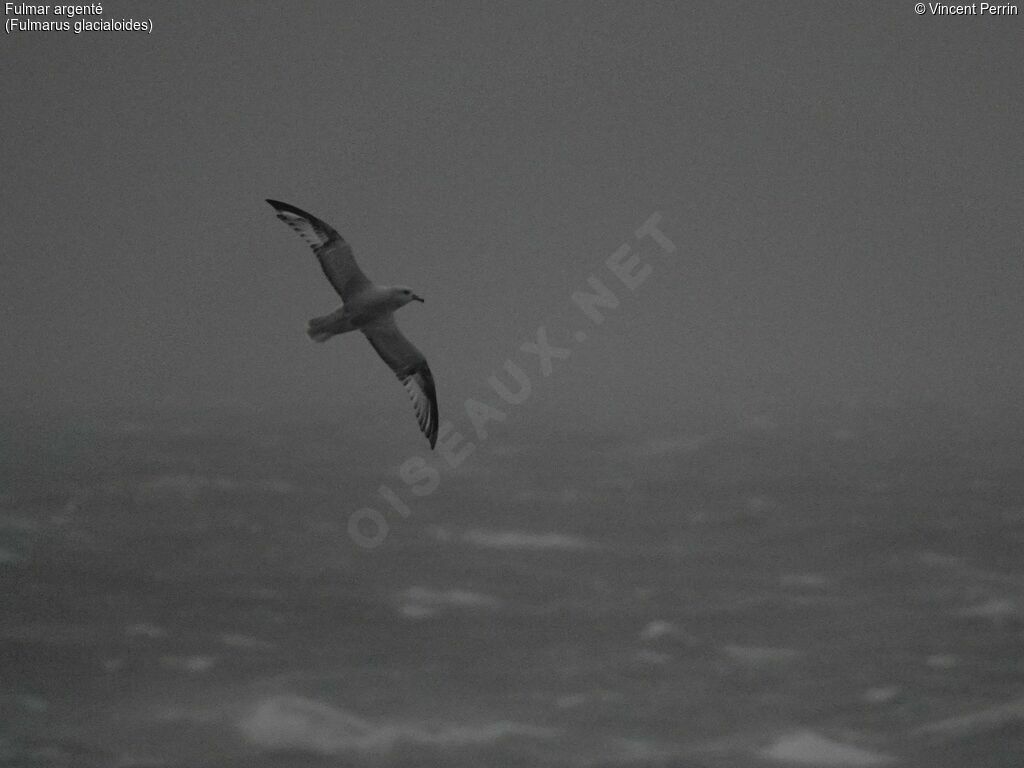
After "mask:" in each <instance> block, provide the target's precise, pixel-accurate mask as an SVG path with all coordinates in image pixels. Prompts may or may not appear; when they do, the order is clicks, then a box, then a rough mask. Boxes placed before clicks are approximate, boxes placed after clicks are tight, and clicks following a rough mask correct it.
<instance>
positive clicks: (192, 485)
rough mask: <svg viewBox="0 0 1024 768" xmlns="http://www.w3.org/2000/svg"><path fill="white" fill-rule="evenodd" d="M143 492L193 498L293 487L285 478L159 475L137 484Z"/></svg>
mask: <svg viewBox="0 0 1024 768" xmlns="http://www.w3.org/2000/svg"><path fill="white" fill-rule="evenodd" d="M139 490H140V491H141V492H142V493H143V494H164V493H170V494H177V495H180V496H184V497H185V498H189V499H193V498H195V497H196V496H198V495H199V494H201V493H204V492H208V491H216V492H220V493H238V492H242V491H256V492H262V493H274V494H278V495H285V494H289V493H292V492H293V491H294V490H295V488H294V487H293V486H292V484H291V483H289V482H288V481H287V480H281V479H278V478H268V479H266V480H239V479H236V478H233V477H225V476H223V475H215V476H206V475H187V474H182V475H159V476H157V477H154V478H151V479H149V480H146V481H144V482H142V483H140V484H139Z"/></svg>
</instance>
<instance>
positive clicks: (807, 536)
mask: <svg viewBox="0 0 1024 768" xmlns="http://www.w3.org/2000/svg"><path fill="white" fill-rule="evenodd" d="M4 419H5V421H4V427H5V434H6V435H7V437H8V439H7V440H6V441H5V442H4V444H3V446H2V448H0V450H2V454H0V482H2V487H0V587H2V590H0V617H2V618H0V621H2V624H0V722H2V730H0V765H5V766H75V767H76V768H77V767H79V766H81V767H83V768H89V767H91V766H117V767H119V768H132V767H136V768H142V767H143V766H153V767H155V766H174V767H176V768H186V767H187V768H205V767H206V766H210V767H213V766H223V767H225V768H227V767H228V766H231V767H236V766H237V767H239V768H240V767H241V766H253V767H255V768H260V767H261V766H275V767H276V766H284V767H286V768H288V767H292V766H295V767H297V766H302V767H303V768H306V767H312V766H317V767H319V766H381V767H390V766H539V767H544V766H607V767H611V766H691V767H696V768H701V767H704V768H712V767H717V766H723V767H724V766H728V767H729V768H746V767H748V766H750V767H752V768H753V767H761V766H811V767H812V768H814V767H819V766H853V767H856V766H881V765H893V766H920V767H921V768H926V767H927V768H945V767H947V766H948V768H954V767H955V768H962V767H963V766H971V767H972V768H979V767H982V766H991V767H994V766H1000V767H1001V768H1019V766H1021V765H1024V558H1022V553H1024V550H1022V547H1024V458H1022V457H1024V433H1022V432H1021V431H1020V430H1019V429H1017V428H1016V427H1014V426H1012V425H1009V424H1007V423H1000V422H999V421H997V420H992V421H982V420H980V419H969V418H967V417H965V416H962V415H959V414H956V413H953V412H950V411H945V410H942V409H937V408H932V409H925V408H916V409H913V408H876V409H868V408H863V409H858V410H850V409H847V410H836V411H835V412H829V413H817V414H811V415H806V414H805V415H802V416H789V415H785V414H764V415H761V416H758V417H757V418H753V419H747V420H746V421H736V422H731V423H728V424H724V425H721V426H720V427H719V428H715V429H710V428H705V429H701V430H689V431H688V430H686V429H680V430H678V431H677V432H676V433H671V432H669V433H665V434H659V435H655V436H650V435H630V434H600V435H594V434H574V435H543V436H540V437H538V436H537V435H530V434H526V433H524V432H520V433H513V432H511V431H510V432H509V433H508V434H507V435H504V436H503V435H495V436H493V437H492V438H490V439H489V441H488V442H487V443H486V444H481V445H480V447H479V450H478V451H477V452H476V453H475V454H474V455H473V456H472V457H471V458H470V459H468V460H467V461H466V463H465V465H464V466H463V467H461V468H460V469H459V470H458V471H450V470H445V471H443V473H442V474H443V482H442V485H441V487H440V488H439V489H438V490H437V491H436V492H435V493H433V494H431V495H428V496H425V497H422V498H419V497H415V496H414V495H412V494H411V493H410V491H409V489H408V488H407V487H406V486H405V485H404V484H403V483H402V482H401V480H400V479H399V478H398V475H397V466H398V464H399V463H400V462H401V460H402V459H404V458H406V457H405V456H396V455H390V456H389V455H387V452H386V451H384V450H383V449H380V448H374V446H372V445H360V446H359V447H358V449H356V448H353V446H352V444H351V442H350V441H341V440H339V439H338V436H337V430H336V429H330V428H327V427H317V426H310V425H290V424H281V423H279V422H271V421H269V420H266V419H261V418H260V417H257V416H253V415H239V414H233V415H230V416H225V415H223V414H221V415H211V414H205V415H198V414H192V415H189V414H185V415H182V414H175V415H173V416H169V415H166V414H163V415H154V414H146V415H139V414H119V415H115V416H111V415H106V416H102V417H100V416H95V415H93V416H89V417H81V416H80V417H62V418H56V417H51V418H47V419H44V418H40V417H28V416H25V415H8V416H5V417H4ZM424 455H425V454H424ZM382 483H384V484H387V485H389V486H390V487H392V488H393V489H394V490H395V491H397V492H398V493H399V494H400V495H401V496H402V498H403V499H404V500H405V501H406V502H407V503H408V504H409V506H410V508H411V509H412V510H413V511H412V514H410V515H409V516H408V517H407V518H403V517H401V516H400V515H398V514H397V513H394V512H392V511H390V510H389V508H388V507H387V505H386V503H385V502H384V501H382V500H381V499H380V498H379V497H378V496H376V489H377V487H378V486H379V485H380V484H382ZM364 502H367V503H373V505H374V506H376V507H378V508H379V509H381V510H382V511H386V512H387V515H388V521H389V523H390V530H389V533H388V536H387V538H386V539H385V541H384V543H383V544H382V545H381V546H380V547H378V548H376V549H374V550H372V551H367V550H363V549H360V548H359V547H357V546H355V545H354V544H353V542H352V540H351V538H350V537H349V533H348V527H347V526H348V515H349V513H350V512H351V511H353V510H354V509H355V508H356V507H358V506H361V505H362V504H363V503H364Z"/></svg>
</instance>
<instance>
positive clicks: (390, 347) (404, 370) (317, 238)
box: [267, 200, 438, 448]
mask: <svg viewBox="0 0 1024 768" xmlns="http://www.w3.org/2000/svg"><path fill="white" fill-rule="evenodd" d="M267 202H268V203H270V204H271V205H272V206H273V207H274V210H275V211H277V218H279V219H280V220H281V221H283V222H284V223H285V224H287V225H288V226H289V227H291V228H292V229H294V230H295V231H296V232H297V233H298V235H299V237H301V238H302V239H303V240H305V241H306V243H308V244H309V245H310V247H312V249H313V253H315V254H316V257H317V259H319V261H320V266H321V267H322V268H323V270H324V274H325V275H327V280H328V281H329V282H330V284H331V285H332V286H334V290H336V291H337V292H338V295H340V296H341V300H342V306H341V307H340V308H339V309H336V310H335V311H334V312H332V313H331V314H329V315H324V316H323V317H314V318H313V319H312V320H310V321H309V328H307V329H306V333H308V334H309V337H310V338H311V339H313V341H318V342H322V341H327V340H328V339H329V338H331V337H332V336H337V335H339V334H342V333H348V332H349V331H355V330H359V331H362V332H363V334H364V335H365V336H366V338H367V339H369V341H370V344H372V345H373V348H374V349H375V350H377V354H378V355H380V356H381V357H382V358H383V359H384V362H385V363H387V364H388V366H390V368H391V370H392V371H394V372H395V375H396V376H398V380H399V381H401V382H402V386H404V387H405V389H406V391H407V392H408V393H409V397H410V398H411V399H412V404H413V407H414V408H415V409H416V421H417V422H418V423H419V425H420V430H421V431H422V432H423V434H424V435H426V436H427V440H429V441H430V447H431V448H433V447H434V444H435V443H437V424H438V421H437V392H436V390H435V388H434V377H433V375H432V374H431V373H430V368H429V367H428V366H427V359H426V358H425V357H424V356H423V354H422V353H421V352H420V351H419V350H418V349H416V347H415V346H413V343H412V342H411V341H409V340H408V339H407V338H405V336H403V335H402V332H401V331H400V330H399V329H398V325H397V324H396V323H395V314H394V313H395V310H397V309H400V308H402V307H404V306H405V305H406V304H408V303H409V302H411V301H423V299H421V298H420V297H419V296H417V295H416V294H415V293H413V291H412V289H410V288H406V287H405V286H402V285H397V286H386V285H375V284H374V283H372V282H370V279H369V278H368V277H367V276H366V275H365V274H363V270H361V269H360V268H359V265H358V264H356V259H355V256H354V255H353V254H352V247H351V246H350V245H349V244H348V243H346V242H345V239H344V238H343V237H342V236H341V235H339V234H338V233H337V232H336V231H335V230H334V228H333V227H331V226H330V225H329V224H325V223H324V222H322V221H321V220H320V219H318V218H316V216H312V215H310V214H308V213H306V212H305V211H303V210H301V209H299V208H296V207H295V206H294V205H288V203H282V202H278V201H277V200H267Z"/></svg>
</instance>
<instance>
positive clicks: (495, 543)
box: [462, 530, 597, 550]
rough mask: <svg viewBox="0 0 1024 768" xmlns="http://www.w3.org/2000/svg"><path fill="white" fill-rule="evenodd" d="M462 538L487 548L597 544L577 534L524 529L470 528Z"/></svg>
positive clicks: (574, 547) (569, 547)
mask: <svg viewBox="0 0 1024 768" xmlns="http://www.w3.org/2000/svg"><path fill="white" fill-rule="evenodd" d="M462 540H463V541H465V542H467V543H469V544H472V545H474V546H477V547H485V548H488V549H558V550H583V549H596V548H597V545H595V544H593V543H592V542H589V541H587V540H586V539H583V538H580V537H578V536H569V535H566V534H563V533H528V532H526V531H482V530H472V531H466V532H465V533H464V534H462Z"/></svg>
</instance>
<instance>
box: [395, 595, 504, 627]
mask: <svg viewBox="0 0 1024 768" xmlns="http://www.w3.org/2000/svg"><path fill="white" fill-rule="evenodd" d="M399 600H400V601H401V603H402V606H401V608H400V611H401V613H402V615H404V616H407V617H408V618H411V619H420V618H426V617H428V616H433V615H435V614H436V613H438V612H440V611H441V610H444V609H446V608H497V607H498V606H499V605H501V601H500V600H498V599H497V598H496V597H491V596H490V595H485V594H482V593H480V592H470V591H469V590H468V589H431V588H430V587H410V588H409V589H407V590H405V591H403V592H402V593H401V594H400V595H399Z"/></svg>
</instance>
